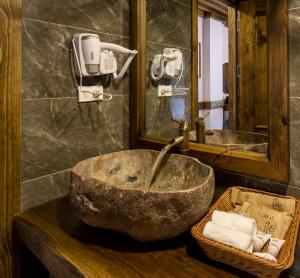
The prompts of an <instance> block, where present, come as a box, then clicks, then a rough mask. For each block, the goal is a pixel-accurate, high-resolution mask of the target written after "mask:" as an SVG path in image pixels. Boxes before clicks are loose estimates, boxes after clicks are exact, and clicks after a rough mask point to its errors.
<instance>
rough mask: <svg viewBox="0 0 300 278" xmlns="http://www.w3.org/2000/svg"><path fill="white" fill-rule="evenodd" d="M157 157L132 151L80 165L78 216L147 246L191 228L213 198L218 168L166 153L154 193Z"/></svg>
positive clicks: (75, 190) (74, 191) (75, 177)
mask: <svg viewBox="0 0 300 278" xmlns="http://www.w3.org/2000/svg"><path fill="white" fill-rule="evenodd" d="M158 153H159V152H157V151H152V150H128V151H121V152H115V153H110V154H105V155H102V156H97V157H94V158H90V159H87V160H84V161H82V162H79V163H78V164H77V165H76V166H75V167H74V168H73V169H72V178H71V188H70V196H69V197H70V202H71V206H72V208H73V210H74V212H75V213H76V214H77V216H78V217H79V218H80V219H81V220H82V221H84V222H85V223H87V224H89V225H91V226H96V227H101V228H105V229H111V230H114V231H119V232H121V233H124V234H127V235H129V236H131V237H132V238H134V239H136V240H139V241H145V242H147V241H156V240H163V239H168V238H171V237H174V236H177V235H179V234H180V233H182V232H184V231H186V230H188V229H189V228H190V226H191V225H192V224H194V223H195V222H196V221H197V220H199V219H200V218H201V216H202V215H203V214H204V213H205V212H206V211H207V209H208V206H209V204H210V202H211V200H212V197H213V193H214V184H215V181H214V172H213V169H212V168H211V167H209V166H207V165H205V164H202V163H200V162H199V161H198V160H197V159H195V158H191V157H187V156H183V155H175V154H171V155H170V154H167V155H166V156H165V158H164V159H163V161H162V164H161V166H160V167H159V168H158V171H157V173H156V176H155V177H154V181H153V183H152V186H151V187H150V189H149V188H146V186H145V183H146V180H147V178H148V176H149V174H150V170H151V167H152V165H153V164H154V161H155V159H156V157H157V156H158Z"/></svg>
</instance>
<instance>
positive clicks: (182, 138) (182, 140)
mask: <svg viewBox="0 0 300 278" xmlns="http://www.w3.org/2000/svg"><path fill="white" fill-rule="evenodd" d="M172 121H173V122H175V123H177V124H179V136H178V137H176V138H174V139H173V140H172V141H171V143H172V146H177V145H179V151H180V152H182V153H186V152H188V151H189V123H188V121H182V120H177V119H172Z"/></svg>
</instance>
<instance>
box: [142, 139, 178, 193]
mask: <svg viewBox="0 0 300 278" xmlns="http://www.w3.org/2000/svg"><path fill="white" fill-rule="evenodd" d="M183 141H184V137H183V136H179V137H176V138H175V139H173V140H172V141H171V142H170V143H168V144H167V145H166V146H164V147H163V148H162V149H161V151H160V153H159V155H158V157H157V158H156V160H155V162H154V164H153V166H152V169H151V172H150V176H149V178H148V179H147V181H146V188H147V189H150V187H151V184H152V181H153V179H154V176H155V173H156V171H157V169H158V167H159V165H160V163H161V161H162V159H163V158H164V156H165V154H166V153H167V152H168V151H169V150H170V149H171V148H172V147H173V146H176V145H178V144H181V143H182V142H183Z"/></svg>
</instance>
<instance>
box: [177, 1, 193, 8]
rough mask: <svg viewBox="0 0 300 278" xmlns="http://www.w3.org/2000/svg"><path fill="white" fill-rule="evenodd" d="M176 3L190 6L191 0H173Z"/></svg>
mask: <svg viewBox="0 0 300 278" xmlns="http://www.w3.org/2000/svg"><path fill="white" fill-rule="evenodd" d="M173 1H175V2H177V3H180V4H183V5H186V6H188V7H192V1H191V0H173Z"/></svg>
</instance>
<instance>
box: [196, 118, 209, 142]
mask: <svg viewBox="0 0 300 278" xmlns="http://www.w3.org/2000/svg"><path fill="white" fill-rule="evenodd" d="M209 114H210V113H209V112H207V113H205V114H204V115H203V117H199V118H196V119H195V124H196V140H197V143H200V144H205V143H206V138H205V135H206V134H205V118H207V117H208V116H209Z"/></svg>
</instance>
